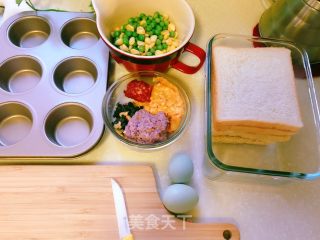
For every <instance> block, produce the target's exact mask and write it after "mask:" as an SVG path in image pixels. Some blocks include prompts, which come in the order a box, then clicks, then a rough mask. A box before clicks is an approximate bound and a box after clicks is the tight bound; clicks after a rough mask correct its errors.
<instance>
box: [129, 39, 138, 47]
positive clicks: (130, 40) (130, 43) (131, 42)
mask: <svg viewBox="0 0 320 240" xmlns="http://www.w3.org/2000/svg"><path fill="white" fill-rule="evenodd" d="M135 42H136V39H135V38H134V37H131V38H130V39H129V45H130V46H132V45H133V44H134V43H135Z"/></svg>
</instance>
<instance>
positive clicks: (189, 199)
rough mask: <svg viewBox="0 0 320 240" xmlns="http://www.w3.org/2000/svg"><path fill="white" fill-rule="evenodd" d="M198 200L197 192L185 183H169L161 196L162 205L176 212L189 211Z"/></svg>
mask: <svg viewBox="0 0 320 240" xmlns="http://www.w3.org/2000/svg"><path fill="white" fill-rule="evenodd" d="M198 200H199V196H198V193H197V192H196V191H195V190H194V189H193V188H192V187H190V186H188V185H185V184H173V185H170V186H169V187H168V188H167V189H166V190H165V192H164V194H163V196H162V202H163V204H164V206H165V207H166V208H167V209H168V210H169V211H170V212H173V213H176V214H180V213H186V212H189V211H191V210H192V209H193V208H194V207H195V206H196V205H197V203H198Z"/></svg>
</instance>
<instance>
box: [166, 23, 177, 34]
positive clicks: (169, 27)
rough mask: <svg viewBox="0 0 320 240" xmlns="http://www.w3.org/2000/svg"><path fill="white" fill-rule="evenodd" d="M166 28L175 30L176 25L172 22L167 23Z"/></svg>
mask: <svg viewBox="0 0 320 240" xmlns="http://www.w3.org/2000/svg"><path fill="white" fill-rule="evenodd" d="M168 30H169V31H170V32H171V31H175V30H176V26H175V25H174V24H173V23H169V25H168Z"/></svg>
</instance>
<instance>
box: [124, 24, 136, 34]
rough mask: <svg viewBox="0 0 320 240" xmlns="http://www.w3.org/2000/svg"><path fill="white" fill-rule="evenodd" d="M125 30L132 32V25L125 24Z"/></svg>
mask: <svg viewBox="0 0 320 240" xmlns="http://www.w3.org/2000/svg"><path fill="white" fill-rule="evenodd" d="M126 30H128V31H131V32H134V27H133V26H132V25H130V24H127V26H126Z"/></svg>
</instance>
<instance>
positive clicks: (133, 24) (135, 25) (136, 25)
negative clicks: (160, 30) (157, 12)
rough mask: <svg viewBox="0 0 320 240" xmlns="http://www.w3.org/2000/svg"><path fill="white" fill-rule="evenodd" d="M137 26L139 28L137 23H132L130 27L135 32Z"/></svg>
mask: <svg viewBox="0 0 320 240" xmlns="http://www.w3.org/2000/svg"><path fill="white" fill-rule="evenodd" d="M138 26H139V23H137V22H134V23H132V27H134V29H135V30H136V29H137V27H138Z"/></svg>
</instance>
